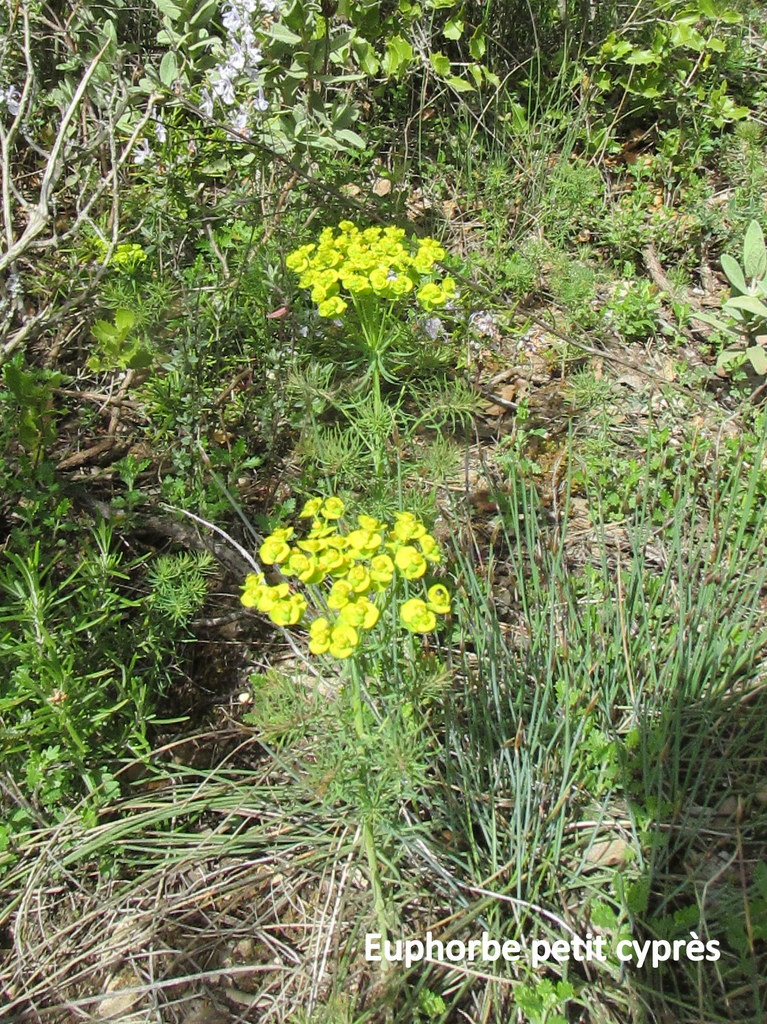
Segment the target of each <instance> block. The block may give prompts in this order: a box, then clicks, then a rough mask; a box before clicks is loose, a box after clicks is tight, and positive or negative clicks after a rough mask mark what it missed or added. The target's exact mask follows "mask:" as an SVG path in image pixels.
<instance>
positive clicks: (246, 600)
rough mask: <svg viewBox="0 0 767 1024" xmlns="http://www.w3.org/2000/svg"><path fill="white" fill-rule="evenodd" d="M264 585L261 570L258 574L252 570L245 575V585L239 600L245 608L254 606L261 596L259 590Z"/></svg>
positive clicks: (260, 590)
mask: <svg viewBox="0 0 767 1024" xmlns="http://www.w3.org/2000/svg"><path fill="white" fill-rule="evenodd" d="M265 587H266V583H265V581H264V574H263V573H262V572H260V573H258V575H256V573H253V572H252V573H250V574H249V575H248V576H246V577H245V585H244V587H243V593H242V597H241V598H240V601H241V602H242V604H244V605H245V607H246V608H256V607H257V605H258V602H259V599H260V597H261V592H262V590H263V589H264V588H265ZM267 589H268V587H267Z"/></svg>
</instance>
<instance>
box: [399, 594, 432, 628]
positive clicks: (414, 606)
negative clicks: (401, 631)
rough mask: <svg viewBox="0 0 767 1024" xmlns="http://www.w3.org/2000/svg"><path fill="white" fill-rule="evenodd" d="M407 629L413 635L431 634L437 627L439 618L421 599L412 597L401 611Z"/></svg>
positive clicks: (400, 614)
mask: <svg viewBox="0 0 767 1024" xmlns="http://www.w3.org/2000/svg"><path fill="white" fill-rule="evenodd" d="M399 617H400V619H401V620H402V624H403V625H404V627H405V629H409V630H410V632H411V633H430V632H431V631H432V630H433V629H434V628H435V627H436V625H437V616H436V615H435V614H434V612H433V611H431V609H430V608H428V607H427V605H426V602H425V601H422V600H421V598H420V597H411V598H410V600H409V601H405V603H404V604H403V605H402V607H401V608H400V610H399Z"/></svg>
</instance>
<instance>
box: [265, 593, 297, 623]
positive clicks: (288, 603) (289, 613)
mask: <svg viewBox="0 0 767 1024" xmlns="http://www.w3.org/2000/svg"><path fill="white" fill-rule="evenodd" d="M305 611H306V598H305V597H304V596H303V594H291V595H290V597H288V598H287V599H286V600H282V601H276V602H275V603H274V604H273V605H272V607H271V608H270V609H269V618H270V619H271V620H272V622H273V623H274V624H275V626H295V625H296V623H298V622H300V621H301V619H302V618H303V616H304V612H305Z"/></svg>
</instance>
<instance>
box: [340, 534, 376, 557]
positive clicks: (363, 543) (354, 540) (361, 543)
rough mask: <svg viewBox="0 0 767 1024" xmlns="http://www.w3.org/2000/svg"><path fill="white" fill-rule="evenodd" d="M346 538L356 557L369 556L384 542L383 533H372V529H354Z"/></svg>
mask: <svg viewBox="0 0 767 1024" xmlns="http://www.w3.org/2000/svg"><path fill="white" fill-rule="evenodd" d="M346 540H347V541H348V544H349V547H350V548H351V549H352V552H351V553H352V554H353V556H354V557H355V558H369V557H370V556H371V555H374V554H375V553H376V551H378V549H379V548H380V547H381V545H382V544H383V537H382V536H381V534H380V533H371V532H370V530H352V532H351V533H350V534H349V535H348V536H347V538H346Z"/></svg>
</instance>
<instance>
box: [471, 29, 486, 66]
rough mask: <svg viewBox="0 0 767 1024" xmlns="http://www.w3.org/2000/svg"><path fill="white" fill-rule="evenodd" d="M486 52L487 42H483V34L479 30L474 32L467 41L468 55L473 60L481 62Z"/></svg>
mask: <svg viewBox="0 0 767 1024" xmlns="http://www.w3.org/2000/svg"><path fill="white" fill-rule="evenodd" d="M486 50H487V42H486V41H485V33H484V32H483V31H482V29H481V28H477V29H475V30H474V34H473V35H472V36H471V38H470V39H469V53H470V54H471V56H472V57H473V58H474V60H482V58H483V57H484V56H485V51H486Z"/></svg>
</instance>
